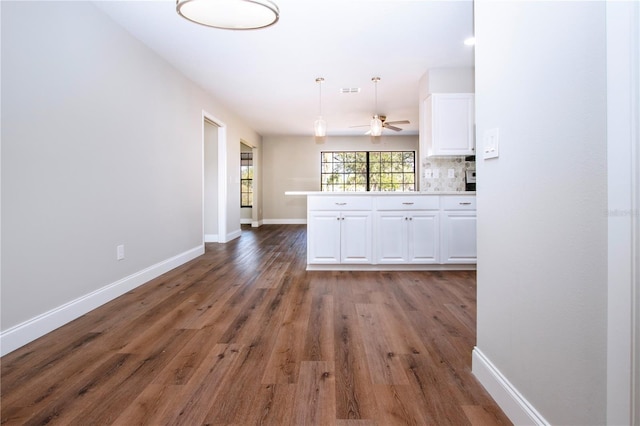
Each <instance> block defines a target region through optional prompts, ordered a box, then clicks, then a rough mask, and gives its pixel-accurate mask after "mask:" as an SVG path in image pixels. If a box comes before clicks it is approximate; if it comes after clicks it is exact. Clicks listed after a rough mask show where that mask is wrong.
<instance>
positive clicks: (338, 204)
mask: <svg viewBox="0 0 640 426" xmlns="http://www.w3.org/2000/svg"><path fill="white" fill-rule="evenodd" d="M346 205H347V203H336V206H346Z"/></svg>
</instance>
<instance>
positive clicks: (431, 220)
mask: <svg viewBox="0 0 640 426" xmlns="http://www.w3.org/2000/svg"><path fill="white" fill-rule="evenodd" d="M438 218H439V214H438V211H381V212H377V213H376V220H375V230H376V239H375V241H376V263H381V264H393V263H396V264H407V263H437V262H438V244H439V238H438V229H439V227H438Z"/></svg>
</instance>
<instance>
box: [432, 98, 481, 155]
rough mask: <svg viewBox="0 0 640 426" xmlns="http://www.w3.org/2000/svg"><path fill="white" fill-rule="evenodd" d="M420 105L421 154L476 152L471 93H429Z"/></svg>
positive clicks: (468, 153) (473, 153)
mask: <svg viewBox="0 0 640 426" xmlns="http://www.w3.org/2000/svg"><path fill="white" fill-rule="evenodd" d="M421 107H422V114H421V117H420V151H421V152H422V154H421V155H422V156H427V157H431V156H441V157H444V156H458V155H475V109H474V108H475V107H474V95H473V93H432V94H431V95H429V96H428V97H427V98H426V99H424V100H423V103H422V105H421Z"/></svg>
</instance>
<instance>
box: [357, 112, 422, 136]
mask: <svg viewBox="0 0 640 426" xmlns="http://www.w3.org/2000/svg"><path fill="white" fill-rule="evenodd" d="M373 118H374V119H375V118H378V119H380V121H382V127H383V128H385V129H389V130H393V131H395V132H399V131H401V130H402V129H401V128H400V127H396V124H410V121H409V120H398V121H387V116H386V115H377V114H376V115H374V116H373ZM351 127H370V125H369V124H362V125H359V126H351ZM369 133H371V129H369V130H368V131H367V132H366V133H365V135H368V134H369Z"/></svg>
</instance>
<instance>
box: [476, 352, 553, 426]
mask: <svg viewBox="0 0 640 426" xmlns="http://www.w3.org/2000/svg"><path fill="white" fill-rule="evenodd" d="M472 371H473V374H474V375H475V376H476V378H477V379H478V381H479V382H480V383H481V384H482V386H484V388H485V389H486V390H487V392H489V394H490V395H491V396H492V397H493V399H494V400H495V401H496V403H497V404H498V405H499V406H500V408H501V409H502V411H503V412H504V413H505V414H506V415H507V417H509V420H511V421H512V422H513V424H515V425H541V426H546V425H549V424H550V423H549V422H547V421H546V420H545V419H544V417H542V415H540V413H538V411H537V410H536V409H535V408H534V407H533V406H532V405H531V403H529V401H527V400H526V399H525V398H524V397H523V396H522V394H521V393H520V392H518V390H517V389H516V388H515V387H514V386H513V385H512V384H511V382H509V380H507V378H506V377H504V376H503V375H502V373H500V370H498V369H497V368H496V366H495V365H493V363H492V362H491V361H489V358H487V357H486V356H485V355H484V354H483V353H482V351H481V350H480V349H478V347H475V348H473V359H472Z"/></svg>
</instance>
